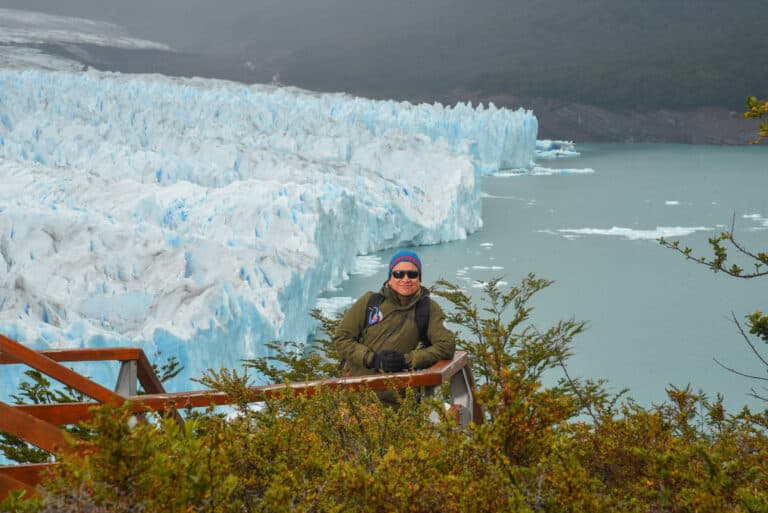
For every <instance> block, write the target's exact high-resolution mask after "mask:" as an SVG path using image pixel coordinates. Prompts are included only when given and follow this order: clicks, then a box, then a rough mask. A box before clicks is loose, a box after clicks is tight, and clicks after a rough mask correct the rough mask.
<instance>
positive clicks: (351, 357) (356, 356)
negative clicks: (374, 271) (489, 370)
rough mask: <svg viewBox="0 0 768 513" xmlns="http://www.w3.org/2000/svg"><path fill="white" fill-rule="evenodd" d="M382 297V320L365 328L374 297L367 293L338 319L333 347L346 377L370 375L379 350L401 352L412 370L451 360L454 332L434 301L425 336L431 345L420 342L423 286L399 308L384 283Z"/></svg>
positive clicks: (431, 304) (430, 308) (424, 292)
mask: <svg viewBox="0 0 768 513" xmlns="http://www.w3.org/2000/svg"><path fill="white" fill-rule="evenodd" d="M380 292H381V294H382V295H383V296H384V301H382V303H381V306H380V311H381V314H382V317H381V320H380V321H379V322H378V323H376V324H373V325H371V326H367V312H366V307H367V305H368V299H369V298H370V297H371V295H372V294H373V293H372V292H366V293H365V294H363V296H362V297H361V298H360V299H358V300H357V301H356V302H355V303H354V304H353V305H352V306H351V307H350V308H349V310H347V313H346V314H344V317H343V318H342V319H341V322H340V323H339V326H338V328H337V329H336V333H335V335H334V337H333V344H334V348H335V349H336V351H338V352H339V354H340V355H341V357H342V359H343V372H344V374H345V375H347V376H362V375H365V374H372V373H373V372H374V371H373V370H371V369H370V368H369V366H370V365H371V364H372V363H373V355H374V353H377V352H379V351H400V352H401V353H403V354H405V362H406V364H407V365H408V367H409V368H411V369H423V368H426V367H429V366H430V365H432V364H434V363H435V362H436V361H438V360H450V359H452V358H453V353H454V351H455V349H456V341H455V338H454V335H453V333H452V332H451V331H450V330H449V329H448V328H447V327H446V325H445V314H444V313H443V309H442V308H440V305H438V304H437V302H436V301H434V300H431V301H430V302H429V304H430V306H429V327H428V329H427V336H428V337H429V340H430V342H431V343H432V344H431V345H430V346H428V347H423V344H422V343H421V341H420V340H419V328H418V326H417V324H416V303H417V302H418V301H419V299H421V298H422V297H424V296H428V295H429V290H428V289H426V288H425V287H421V289H420V290H419V291H418V292H417V293H416V294H414V295H413V297H412V298H411V299H410V301H409V302H408V303H407V304H405V305H401V304H400V302H399V300H398V298H397V294H396V293H395V292H394V291H393V290H392V289H390V288H389V287H388V286H387V285H386V283H385V284H384V286H383V287H382V288H381V291H380Z"/></svg>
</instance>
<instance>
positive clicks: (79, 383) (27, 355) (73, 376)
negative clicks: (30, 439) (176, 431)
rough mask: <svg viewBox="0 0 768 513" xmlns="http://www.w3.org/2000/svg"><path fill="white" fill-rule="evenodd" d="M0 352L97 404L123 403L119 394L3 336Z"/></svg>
mask: <svg viewBox="0 0 768 513" xmlns="http://www.w3.org/2000/svg"><path fill="white" fill-rule="evenodd" d="M0 352H2V353H5V354H6V355H8V357H10V358H13V359H15V360H16V361H20V362H23V363H24V364H26V365H29V366H30V367H32V368H33V369H35V370H38V371H40V372H42V373H44V374H47V375H48V376H50V377H52V378H56V379H57V380H59V381H61V382H62V383H63V384H65V385H68V386H70V387H72V388H74V389H75V390H77V391H78V392H81V393H83V394H85V395H87V396H88V397H90V398H92V399H96V400H97V401H99V402H102V403H112V404H116V405H120V404H123V402H124V401H125V399H124V398H123V397H122V396H120V395H119V394H116V393H115V392H113V391H111V390H109V389H108V388H105V387H103V386H101V385H99V384H98V383H95V382H94V381H92V380H90V379H88V378H86V377H84V376H82V375H80V374H78V373H77V372H75V371H73V370H72V369H70V368H68V367H64V366H63V365H61V364H60V363H58V362H57V361H55V360H53V359H51V358H49V357H48V356H45V355H44V354H41V353H40V352H38V351H35V350H34V349H29V348H28V347H26V346H23V345H21V344H19V343H18V342H16V341H15V340H11V339H9V338H8V337H6V336H4V335H0Z"/></svg>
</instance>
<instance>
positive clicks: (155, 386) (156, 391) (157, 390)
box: [0, 334, 482, 499]
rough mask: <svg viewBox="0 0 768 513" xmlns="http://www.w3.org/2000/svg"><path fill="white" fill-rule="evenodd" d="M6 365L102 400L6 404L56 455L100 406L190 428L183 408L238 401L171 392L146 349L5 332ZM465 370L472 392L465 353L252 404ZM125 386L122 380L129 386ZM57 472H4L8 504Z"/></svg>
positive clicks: (274, 389)
mask: <svg viewBox="0 0 768 513" xmlns="http://www.w3.org/2000/svg"><path fill="white" fill-rule="evenodd" d="M75 361H120V362H123V366H125V365H133V364H131V363H130V362H135V366H134V367H133V369H134V370H135V374H134V377H135V379H137V380H138V381H139V382H140V383H141V385H142V387H143V388H144V390H145V391H146V392H147V393H146V394H143V395H130V396H123V395H120V394H118V393H116V392H113V391H111V390H109V389H107V388H105V387H104V386H102V385H99V384H98V383H95V382H94V381H92V380H90V379H88V378H86V377H84V376H82V375H80V374H78V373H77V372H75V371H73V370H71V369H69V368H67V367H64V366H63V365H61V363H60V362H75ZM3 364H23V365H28V366H30V367H32V368H34V369H36V370H38V371H40V372H42V373H43V374H46V375H48V376H50V377H52V378H54V379H57V380H58V381H60V382H62V383H63V384H65V385H68V386H70V387H72V388H73V389H75V390H78V391H79V392H81V393H83V394H85V395H86V396H88V397H90V398H92V399H94V400H95V401H94V402H77V403H54V404H15V405H10V404H6V403H4V402H0V431H4V432H7V433H9V434H12V435H15V436H17V437H19V438H22V439H24V440H26V441H27V442H30V443H32V444H34V445H36V446H38V447H40V448H41V449H44V450H46V451H49V452H52V453H57V452H66V451H72V450H78V451H79V450H81V449H73V447H72V446H71V445H70V444H69V443H68V442H67V439H66V435H65V431H64V430H63V429H61V428H60V427H59V426H61V425H65V424H77V423H81V422H84V421H86V420H89V419H91V418H92V416H93V408H94V407H98V406H100V405H101V404H103V403H111V404H114V405H123V404H125V403H126V402H127V404H128V407H129V408H130V410H131V411H132V412H135V413H144V412H147V411H167V410H175V411H176V417H177V420H178V421H179V422H180V423H183V419H182V417H181V415H180V414H179V413H178V410H179V409H184V408H199V407H208V406H213V405H225V404H232V403H233V402H234V401H233V398H231V397H229V396H228V395H227V394H225V393H223V392H211V391H192V392H175V393H166V392H165V390H164V388H163V385H162V383H161V382H160V380H159V379H158V377H157V375H156V374H155V372H154V370H153V369H152V365H151V364H150V362H149V360H148V359H147V357H146V355H145V354H144V351H142V350H141V349H138V348H98V349H57V350H45V351H35V350H32V349H29V348H27V347H25V346H23V345H22V344H20V343H18V342H16V341H15V340H12V339H10V338H8V337H6V336H4V335H1V334H0V365H3ZM460 372H464V373H465V377H466V379H467V381H468V382H469V385H470V389H471V387H472V375H471V372H469V359H468V357H467V354H466V353H465V352H461V351H457V352H456V354H455V356H454V358H453V360H441V361H439V362H437V363H436V364H435V365H433V366H432V367H430V368H428V369H425V370H421V371H413V372H400V373H394V374H374V375H369V376H357V377H346V378H335V379H323V380H313V381H305V382H297V383H287V384H273V385H264V386H257V387H251V388H250V389H249V395H248V398H247V399H248V402H258V401H264V400H267V399H269V398H271V397H275V396H277V395H278V394H282V393H284V392H285V391H286V389H287V388H289V389H291V390H292V391H294V392H296V393H300V394H306V395H312V394H315V393H317V392H318V391H319V390H322V389H338V388H348V389H351V390H361V389H370V390H376V391H378V390H385V389H390V388H393V387H394V388H407V387H436V386H440V385H442V384H444V383H447V382H449V381H451V380H452V378H453V377H454V376H455V375H457V374H458V373H460ZM121 374H122V372H121ZM127 375H130V374H127ZM119 381H120V382H122V380H119ZM452 386H453V385H452ZM134 389H135V388H134ZM123 393H125V392H123ZM129 393H130V392H129ZM472 410H473V414H474V417H473V419H474V420H475V421H476V422H481V421H482V412H481V411H480V410H479V406H478V405H477V404H476V403H474V405H473V407H472ZM82 450H87V449H82ZM49 466H50V464H36V465H9V466H0V499H2V498H4V497H5V496H6V495H7V493H8V492H9V491H10V490H14V489H19V488H24V489H27V490H28V491H32V492H34V486H35V485H37V484H38V483H39V480H40V476H39V474H40V472H41V471H42V470H44V469H45V468H48V467H49Z"/></svg>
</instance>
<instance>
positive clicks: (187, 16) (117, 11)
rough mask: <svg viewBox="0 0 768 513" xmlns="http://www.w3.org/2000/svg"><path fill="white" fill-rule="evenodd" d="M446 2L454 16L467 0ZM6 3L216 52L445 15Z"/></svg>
mask: <svg viewBox="0 0 768 513" xmlns="http://www.w3.org/2000/svg"><path fill="white" fill-rule="evenodd" d="M442 3H443V5H444V7H447V8H448V9H449V10H450V11H452V12H453V13H454V15H455V7H456V6H457V5H461V4H462V2H461V1H457V0H445V1H444V2H442ZM451 4H453V7H450V6H451ZM0 7H5V8H12V9H25V10H34V11H40V12H45V13H50V14H59V15H66V16H76V17H82V18H91V19H97V20H104V21H109V22H112V23H116V24H119V25H121V26H124V27H125V28H126V29H128V31H129V32H130V33H131V35H133V36H135V37H141V38H146V39H154V40H157V41H160V42H163V43H166V44H169V45H170V46H172V47H174V48H176V49H177V50H180V51H189V52H197V53H210V54H239V53H242V52H246V51H248V50H249V49H250V50H256V51H264V52H265V53H269V52H271V51H273V50H275V49H278V48H282V49H295V48H300V47H303V46H305V45H306V44H308V43H312V42H315V41H319V42H321V43H322V42H324V41H329V40H335V39H338V40H344V39H346V38H350V37H353V38H357V37H358V36H360V35H364V34H366V33H370V32H386V31H399V30H405V29H407V27H408V26H409V25H413V24H419V23H421V22H423V21H424V20H426V19H429V18H434V20H439V19H440V18H441V15H440V13H439V12H437V13H435V12H434V10H433V9H432V8H431V6H430V5H428V2H424V1H416V0H388V1H386V2H384V1H379V0H257V1H254V0H218V1H216V2H212V1H210V0H131V1H125V0H0ZM467 10H469V5H467ZM259 47H261V49H259Z"/></svg>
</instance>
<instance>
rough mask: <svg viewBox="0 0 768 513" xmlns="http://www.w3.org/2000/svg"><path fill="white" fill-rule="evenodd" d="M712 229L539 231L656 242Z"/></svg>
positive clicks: (572, 235)
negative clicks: (660, 239) (665, 238)
mask: <svg viewBox="0 0 768 513" xmlns="http://www.w3.org/2000/svg"><path fill="white" fill-rule="evenodd" d="M710 230H712V228H710V227H705V226H696V227H685V226H659V227H656V228H655V229H653V230H636V229H633V228H621V227H618V226H614V227H613V228H609V229H602V228H576V229H560V230H556V231H555V232H553V231H551V230H540V232H541V233H554V234H560V235H563V236H564V237H566V238H574V237H578V236H586V235H601V236H609V237H621V238H624V239H628V240H656V239H658V238H660V237H685V236H687V235H691V234H693V233H695V232H700V231H710Z"/></svg>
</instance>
